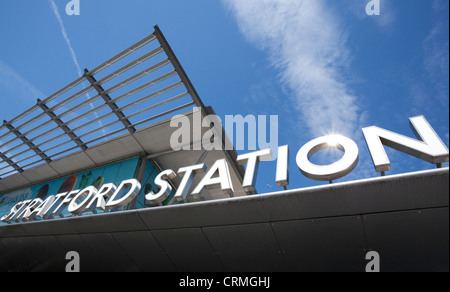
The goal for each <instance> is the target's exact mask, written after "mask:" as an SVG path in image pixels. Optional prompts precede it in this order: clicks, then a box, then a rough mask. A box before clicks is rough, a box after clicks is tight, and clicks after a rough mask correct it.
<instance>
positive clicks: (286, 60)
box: [0, 0, 449, 192]
mask: <svg viewBox="0 0 450 292" xmlns="http://www.w3.org/2000/svg"><path fill="white" fill-rule="evenodd" d="M380 1H381V2H380V3H381V15H380V16H368V15H367V14H366V12H365V7H366V4H367V3H368V2H369V0H340V1H335V0H312V1H311V0H310V1H307V0H303V1H302V0H283V1H281V0H279V1H275V0H221V1H219V0H191V1H183V0H129V1H117V0H80V3H81V15H79V16H68V15H66V14H65V6H66V4H67V3H68V2H69V0H35V1H30V0H14V1H13V0H0V100H1V102H2V104H3V105H4V106H2V107H0V118H1V119H2V120H3V119H4V120H9V119H11V118H13V117H15V116H17V115H18V114H20V113H21V112H23V111H24V110H26V109H28V108H29V107H31V106H32V105H34V104H35V103H36V99H37V98H41V99H43V98H45V97H47V96H49V95H50V94H52V93H54V92H55V91H57V90H58V89H60V88H62V87H63V86H65V85H67V84H68V83H70V82H71V81H73V80H74V79H76V78H77V77H78V76H79V74H80V70H83V69H84V68H91V69H92V68H94V67H96V66H97V65H99V64H100V63H103V62H104V61H106V60H107V59H108V58H110V57H112V56H114V55H115V54H117V53H118V52H120V51H122V50H123V49H125V48H127V47H129V46H130V45H132V44H134V43H135V42H137V41H138V40H140V39H142V38H143V37H145V36H147V35H149V34H150V33H152V32H153V26H154V25H155V24H158V25H159V26H160V28H161V29H162V31H163V32H164V34H165V36H166V38H167V39H168V41H169V43H170V44H171V46H172V48H173V49H174V51H175V53H176V55H177V57H178V58H179V60H180V62H181V63H182V65H183V67H184V69H185V70H186V72H187V74H188V75H189V77H190V79H191V81H192V83H193V84H194V86H195V87H196V89H197V91H198V92H199V94H200V96H201V98H202V99H203V101H204V103H205V104H206V105H211V106H213V108H214V109H215V111H216V113H217V114H218V115H219V116H222V117H223V116H225V115H237V114H240V115H243V116H245V115H247V114H254V115H279V144H280V145H285V144H288V145H290V148H291V171H290V173H291V188H294V187H305V186H312V185H318V184H322V183H318V182H315V181H311V180H309V179H307V178H305V177H303V176H302V175H301V174H300V172H299V171H297V168H296V166H295V154H296V152H297V150H298V149H299V148H300V147H301V146H303V145H304V144H305V143H307V142H308V141H310V140H312V139H314V138H317V137H319V136H322V135H325V134H328V133H330V132H337V133H341V134H344V135H346V136H348V137H349V138H351V139H353V140H354V141H355V142H357V143H358V145H359V148H360V163H359V165H358V167H357V168H356V169H355V171H354V172H352V173H351V174H350V175H349V176H347V177H346V178H344V179H340V180H339V181H346V180H353V179H360V178H367V177H373V176H377V175H378V174H377V173H376V172H375V170H374V167H373V165H372V162H371V159H370V156H369V153H368V150H367V147H366V145H365V142H364V138H363V136H362V131H361V128H363V127H367V126H372V125H376V126H379V127H382V128H385V129H388V130H391V131H394V132H397V133H401V134H404V135H408V136H413V134H412V131H411V130H410V128H409V123H408V118H409V117H413V116H417V115H424V116H425V117H426V118H427V119H428V121H429V122H430V124H431V125H432V126H433V128H434V129H435V130H436V132H437V133H438V135H439V136H440V137H441V138H442V139H443V141H444V143H445V144H446V145H447V146H448V144H449V82H448V79H449V67H448V66H449V65H448V64H449V58H448V54H449V31H448V27H449V6H448V5H449V2H448V1H447V0H380ZM56 11H58V13H56ZM58 14H59V17H58V16H57V15H58ZM388 155H389V157H390V160H391V163H392V171H391V172H389V173H388V174H397V173H403V172H409V171H418V170H423V169H432V168H435V166H434V165H430V164H429V163H426V162H423V161H421V160H418V159H416V158H412V157H409V156H407V155H404V154H402V153H399V152H398V151H394V150H388ZM326 157H328V156H326ZM274 166H275V162H264V163H262V164H261V170H260V172H259V173H258V175H259V177H258V187H257V189H258V190H259V191H260V192H266V191H275V190H277V189H278V188H277V187H276V184H275V181H274V176H275V171H274ZM445 166H448V164H445ZM267 184H269V185H271V186H272V187H268V186H267Z"/></svg>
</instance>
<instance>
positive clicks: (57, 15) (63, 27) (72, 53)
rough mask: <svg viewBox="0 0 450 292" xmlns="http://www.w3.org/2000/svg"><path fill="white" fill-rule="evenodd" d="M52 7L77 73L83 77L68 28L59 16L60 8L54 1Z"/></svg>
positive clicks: (51, 1) (51, 3)
mask: <svg viewBox="0 0 450 292" xmlns="http://www.w3.org/2000/svg"><path fill="white" fill-rule="evenodd" d="M50 5H51V7H52V10H53V13H54V14H55V16H56V19H57V20H58V23H59V26H60V28H61V34H62V35H63V37H64V40H65V41H66V44H67V47H68V48H69V51H70V55H71V56H72V60H73V63H74V64H75V66H76V67H77V71H78V75H79V76H82V75H83V71H82V70H81V67H80V64H79V63H78V59H77V54H75V50H74V49H73V47H72V43H71V41H70V39H69V37H68V35H67V31H66V28H65V26H64V23H63V20H62V18H61V15H60V14H59V10H58V7H57V6H56V4H55V1H54V0H50Z"/></svg>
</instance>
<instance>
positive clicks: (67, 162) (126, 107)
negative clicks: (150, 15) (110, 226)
mask: <svg viewBox="0 0 450 292" xmlns="http://www.w3.org/2000/svg"><path fill="white" fill-rule="evenodd" d="M193 107H199V108H201V109H202V110H201V112H202V115H203V116H205V115H207V114H210V113H212V112H213V111H212V109H210V108H208V107H205V105H204V104H203V102H202V100H201V99H200V97H199V96H198V94H197V92H196V90H195V89H194V87H193V85H192V83H191V82H190V80H189V78H188V76H187V75H186V73H185V71H184V70H183V68H182V67H181V65H180V63H179V61H178V60H177V58H176V56H175V54H174V53H173V51H172V49H171V48H170V46H169V44H168V42H167V41H166V39H165V37H164V36H163V34H162V32H161V30H160V29H159V27H158V26H155V31H154V32H153V33H152V34H151V35H149V36H147V37H146V38H144V39H143V40H141V41H139V42H137V43H136V44H134V45H132V46H131V47H129V48H127V49H126V50H124V51H122V52H121V53H119V54H117V55H116V56H114V57H113V58H111V59H109V60H108V61H106V62H104V63H103V64H101V65H99V66H98V67H96V68H94V69H92V70H88V69H85V73H84V75H83V76H81V77H79V78H78V79H76V80H75V81H73V82H72V83H70V84H68V85H67V86H65V87H64V88H62V89H60V90H58V91H57V92H55V93H54V94H52V95H50V96H49V97H47V98H46V99H44V100H39V99H38V100H37V103H36V104H35V105H34V106H33V107H31V108H30V109H28V110H26V111H25V112H23V113H22V114H20V115H18V116H17V117H15V118H13V119H12V120H9V121H4V122H3V125H0V192H3V191H10V190H13V189H17V188H19V187H21V186H24V185H31V184H34V183H37V182H40V181H42V180H45V179H50V178H53V177H55V176H62V175H66V174H68V173H70V172H71V171H72V172H74V171H78V170H80V169H81V168H82V167H89V166H96V165H100V164H101V163H107V162H108V160H106V161H105V159H112V156H114V158H115V159H116V160H117V159H121V158H123V157H124V156H125V153H126V154H127V155H128V156H130V155H138V154H142V153H144V154H146V155H149V156H150V157H151V158H152V159H157V158H158V157H159V158H161V157H162V156H165V157H164V159H163V160H161V161H159V162H158V163H160V164H162V165H163V166H165V165H166V164H168V165H167V166H168V167H173V168H174V169H175V168H176V167H178V166H180V167H181V166H185V165H178V164H181V163H183V159H180V158H183V157H181V156H184V158H186V159H185V160H186V161H185V162H188V161H191V160H196V159H198V158H199V157H201V155H203V152H201V153H199V154H198V155H197V154H195V152H191V151H189V152H188V153H184V154H180V153H175V152H173V151H171V148H170V144H169V140H168V139H166V138H167V135H168V133H167V132H168V131H169V130H170V127H169V123H168V120H169V119H170V118H171V117H173V116H175V115H176V114H182V113H186V112H187V113H191V114H192V108H193ZM155 129H162V130H161V131H160V132H161V133H164V135H161V134H160V135H159V136H158V135H152V131H155ZM143 133H146V134H145V135H143ZM149 136H152V140H151V141H150V140H148V139H147V140H146V137H149ZM162 137H164V138H162ZM127 139H128V140H127ZM130 139H131V140H130ZM224 139H226V137H224ZM125 140H126V141H132V143H131V144H126V143H125V144H124V141H125ZM135 144H136V145H137V147H134V148H133V147H131V146H130V145H135ZM105 147H106V148H105ZM103 148H105V149H109V150H108V151H109V153H106V152H105V151H103V152H102V151H100V152H101V153H103V154H102V155H103V158H98V157H94V156H95V155H94V154H93V153H100V152H99V151H97V150H98V149H103ZM125 148H128V149H126V150H125ZM113 149H120V151H119V150H117V153H115V152H114V151H113ZM213 152H214V151H213ZM219 152H220V153H216V154H209V155H210V156H211V158H224V157H225V158H227V159H228V161H229V163H231V164H232V167H231V168H232V169H233V174H232V176H233V177H234V179H235V180H237V181H242V176H243V168H242V167H240V166H237V164H236V162H235V161H234V159H233V158H235V157H234V156H235V152H234V151H231V152H230V151H219ZM161 153H162V154H161ZM84 154H85V155H84ZM163 154H164V155H163ZM83 155H84V156H83ZM98 155H100V154H98ZM170 155H172V156H174V157H176V159H172V158H171V157H170ZM189 156H192V157H190V158H189ZM196 156H199V157H196ZM75 157H77V158H75ZM80 157H81V159H80ZM83 157H84V158H85V159H84V160H86V161H88V162H89V163H86V164H82V163H81V162H82V161H84V160H83ZM106 157H108V158H106ZM203 158H204V157H203ZM207 160H208V159H207ZM166 161H173V162H174V163H175V164H174V165H170V163H166ZM74 162H76V163H74ZM109 162H111V160H109ZM194 162H195V161H194ZM90 164H93V165H90ZM45 165H47V166H45ZM59 166H61V167H59ZM62 166H63V167H62ZM61 168H63V169H64V170H61ZM44 170H45V171H44ZM175 170H177V169H175ZM37 172H39V175H37V178H34V173H37ZM44 172H47V173H48V174H47V175H44ZM32 174H33V175H32ZM11 177H12V178H11ZM22 177H23V179H22ZM6 178H8V179H6ZM6 181H8V182H6Z"/></svg>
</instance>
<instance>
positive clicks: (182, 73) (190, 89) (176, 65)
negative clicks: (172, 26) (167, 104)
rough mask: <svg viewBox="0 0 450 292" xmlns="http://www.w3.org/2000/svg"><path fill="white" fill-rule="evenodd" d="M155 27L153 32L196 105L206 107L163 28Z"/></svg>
mask: <svg viewBox="0 0 450 292" xmlns="http://www.w3.org/2000/svg"><path fill="white" fill-rule="evenodd" d="M154 28H155V32H154V33H153V34H154V35H155V37H156V39H157V40H158V42H159V44H160V45H161V47H162V48H163V49H164V52H165V53H166V54H167V57H168V58H169V60H170V62H171V63H172V65H173V67H174V68H175V71H176V72H177V73H178V76H179V77H180V79H181V81H183V83H184V86H186V89H187V90H188V92H189V95H190V96H191V98H192V99H193V101H194V103H195V105H196V106H198V107H201V108H203V109H204V108H205V105H204V104H203V101H202V100H201V98H200V96H199V95H198V93H197V91H196V90H195V88H194V85H192V83H191V80H189V77H188V76H187V74H186V72H185V71H184V69H183V67H182V66H181V64H180V62H179V61H178V58H177V56H175V53H174V52H173V50H172V48H171V47H170V45H169V43H168V42H167V40H166V38H165V37H164V35H163V34H162V32H161V29H160V28H159V26H157V25H155V27H154Z"/></svg>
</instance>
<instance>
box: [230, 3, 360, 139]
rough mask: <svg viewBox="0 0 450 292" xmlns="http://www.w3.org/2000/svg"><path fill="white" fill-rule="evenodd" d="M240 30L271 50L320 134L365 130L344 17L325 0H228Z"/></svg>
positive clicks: (313, 131)
mask: <svg viewBox="0 0 450 292" xmlns="http://www.w3.org/2000/svg"><path fill="white" fill-rule="evenodd" d="M224 3H225V4H226V5H227V7H228V9H229V10H230V11H231V12H232V13H233V14H234V16H235V18H236V20H237V23H238V26H239V29H240V30H241V32H242V33H243V34H244V35H245V37H246V38H247V39H248V40H249V41H250V42H252V43H254V44H255V45H256V46H258V47H259V48H260V49H263V50H267V51H268V52H269V53H270V60H271V63H272V65H273V66H275V67H276V68H278V69H279V70H280V72H281V77H282V81H283V82H284V84H285V85H287V86H288V87H289V88H290V89H291V91H292V92H293V95H294V96H293V98H292V102H293V103H294V104H295V107H296V108H297V109H298V111H300V113H301V116H302V122H303V123H304V124H305V125H306V126H307V128H308V129H309V130H310V132H311V134H312V135H314V136H320V135H324V134H327V133H330V131H334V132H337V133H341V134H344V135H348V136H349V137H355V136H356V135H359V134H360V131H361V128H360V127H359V120H360V116H359V106H358V102H357V98H356V96H355V95H353V94H352V90H351V88H350V87H349V86H348V85H347V83H348V82H347V80H346V77H345V76H346V72H347V71H348V70H347V69H348V66H349V63H350V61H351V57H350V51H349V49H348V48H347V45H346V41H347V36H346V32H345V30H343V29H342V27H341V25H340V20H339V19H338V18H337V17H336V16H335V15H334V14H333V11H332V10H331V9H330V8H329V7H328V6H327V3H326V2H325V1H323V0H245V1H242V0H224Z"/></svg>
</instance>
